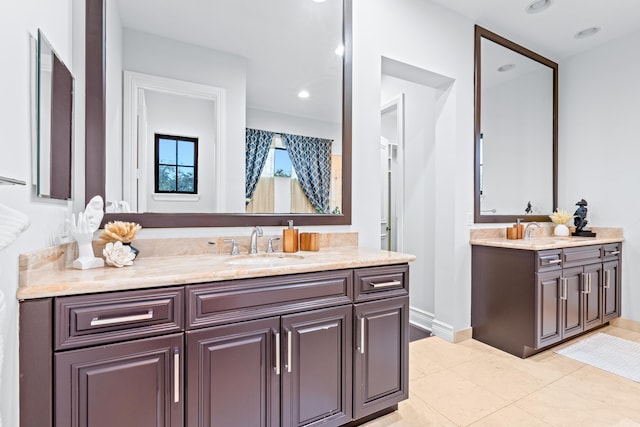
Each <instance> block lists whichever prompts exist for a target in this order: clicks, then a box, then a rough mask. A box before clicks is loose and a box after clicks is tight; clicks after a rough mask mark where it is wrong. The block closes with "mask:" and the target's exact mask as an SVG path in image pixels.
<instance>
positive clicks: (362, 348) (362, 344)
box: [360, 317, 364, 354]
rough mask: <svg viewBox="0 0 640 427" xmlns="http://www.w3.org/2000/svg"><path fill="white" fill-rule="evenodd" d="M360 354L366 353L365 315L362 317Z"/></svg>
mask: <svg viewBox="0 0 640 427" xmlns="http://www.w3.org/2000/svg"><path fill="white" fill-rule="evenodd" d="M360 354H364V317H361V318H360Z"/></svg>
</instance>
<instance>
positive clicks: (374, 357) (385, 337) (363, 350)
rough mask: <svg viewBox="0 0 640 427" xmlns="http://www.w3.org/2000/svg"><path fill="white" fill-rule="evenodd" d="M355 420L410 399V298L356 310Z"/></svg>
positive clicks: (366, 305)
mask: <svg viewBox="0 0 640 427" xmlns="http://www.w3.org/2000/svg"><path fill="white" fill-rule="evenodd" d="M354 315H355V319H356V324H355V336H356V337H355V338H356V345H355V347H356V350H355V351H356V353H355V355H354V365H353V369H354V386H353V388H354V390H353V394H354V398H353V402H354V408H353V412H354V418H361V417H363V416H366V415H369V414H372V413H374V412H376V411H379V410H382V409H384V408H387V407H389V406H391V405H394V404H396V403H398V402H399V401H401V400H404V399H406V398H407V397H408V392H409V390H408V379H409V375H408V372H409V333H408V329H409V297H398V298H390V299H384V300H379V301H373V302H367V303H362V304H357V305H356V306H355V313H354Z"/></svg>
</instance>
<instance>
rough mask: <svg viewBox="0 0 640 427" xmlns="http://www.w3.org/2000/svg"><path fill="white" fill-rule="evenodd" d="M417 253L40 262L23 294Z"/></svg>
mask: <svg viewBox="0 0 640 427" xmlns="http://www.w3.org/2000/svg"><path fill="white" fill-rule="evenodd" d="M414 260H415V256H413V255H409V254H402V253H397V252H387V251H381V250H369V249H362V248H358V247H346V248H336V247H331V248H326V249H321V250H320V251H317V252H303V251H301V252H296V253H291V254H289V253H287V254H282V253H276V254H268V255H267V254H264V253H261V254H259V255H258V256H255V255H238V256H231V255H217V254H200V255H177V256H154V257H146V258H144V257H143V258H140V259H137V260H136V261H135V262H134V264H133V265H132V266H128V267H123V268H115V267H104V268H98V269H92V270H76V269H73V268H70V267H60V268H58V269H57V270H53V271H52V270H51V268H50V267H49V264H50V263H51V262H54V263H55V260H54V261H51V259H49V260H48V263H46V271H45V270H43V269H41V268H38V265H37V264H38V262H37V260H36V262H33V263H32V264H36V265H29V266H28V267H25V268H23V266H21V273H20V286H19V288H18V291H17V294H16V296H17V298H18V299H19V300H23V299H34V298H45V297H52V296H61V295H76V294H87V293H96V292H106V291H117V290H127V289H143V288H151V287H159V286H169V285H183V284H190V283H204V282H215V281H223V280H233V279H242V278H249V277H266V276H279V275H285V274H295V273H306V272H314V271H325V270H340V269H347V268H359V267H368V266H380V265H388V264H403V263H407V262H410V261H414ZM41 261H42V262H41V264H42V265H43V268H45V267H44V265H45V260H44V259H43V260H41Z"/></svg>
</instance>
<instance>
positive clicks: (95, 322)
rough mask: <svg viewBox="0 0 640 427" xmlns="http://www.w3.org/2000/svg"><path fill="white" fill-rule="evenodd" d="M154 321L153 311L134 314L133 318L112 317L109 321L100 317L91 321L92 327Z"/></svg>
mask: <svg viewBox="0 0 640 427" xmlns="http://www.w3.org/2000/svg"><path fill="white" fill-rule="evenodd" d="M149 319H153V310H151V309H150V310H148V311H147V312H146V313H143V314H132V315H131V316H122V317H111V318H107V319H101V318H100V317H94V318H93V319H91V323H90V325H91V326H106V325H113V324H115V323H126V322H135V321H136V320H149Z"/></svg>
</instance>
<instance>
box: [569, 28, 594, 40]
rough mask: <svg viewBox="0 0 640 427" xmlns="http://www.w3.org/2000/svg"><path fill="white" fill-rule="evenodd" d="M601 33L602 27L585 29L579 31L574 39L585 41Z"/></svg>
mask: <svg viewBox="0 0 640 427" xmlns="http://www.w3.org/2000/svg"><path fill="white" fill-rule="evenodd" d="M599 31H600V27H590V28H585V29H584V30H582V31H578V32H577V33H576V34H575V35H574V36H573V37H575V38H577V39H584V38H585V37H591V36H593V35H595V34H596V33H598V32H599Z"/></svg>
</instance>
